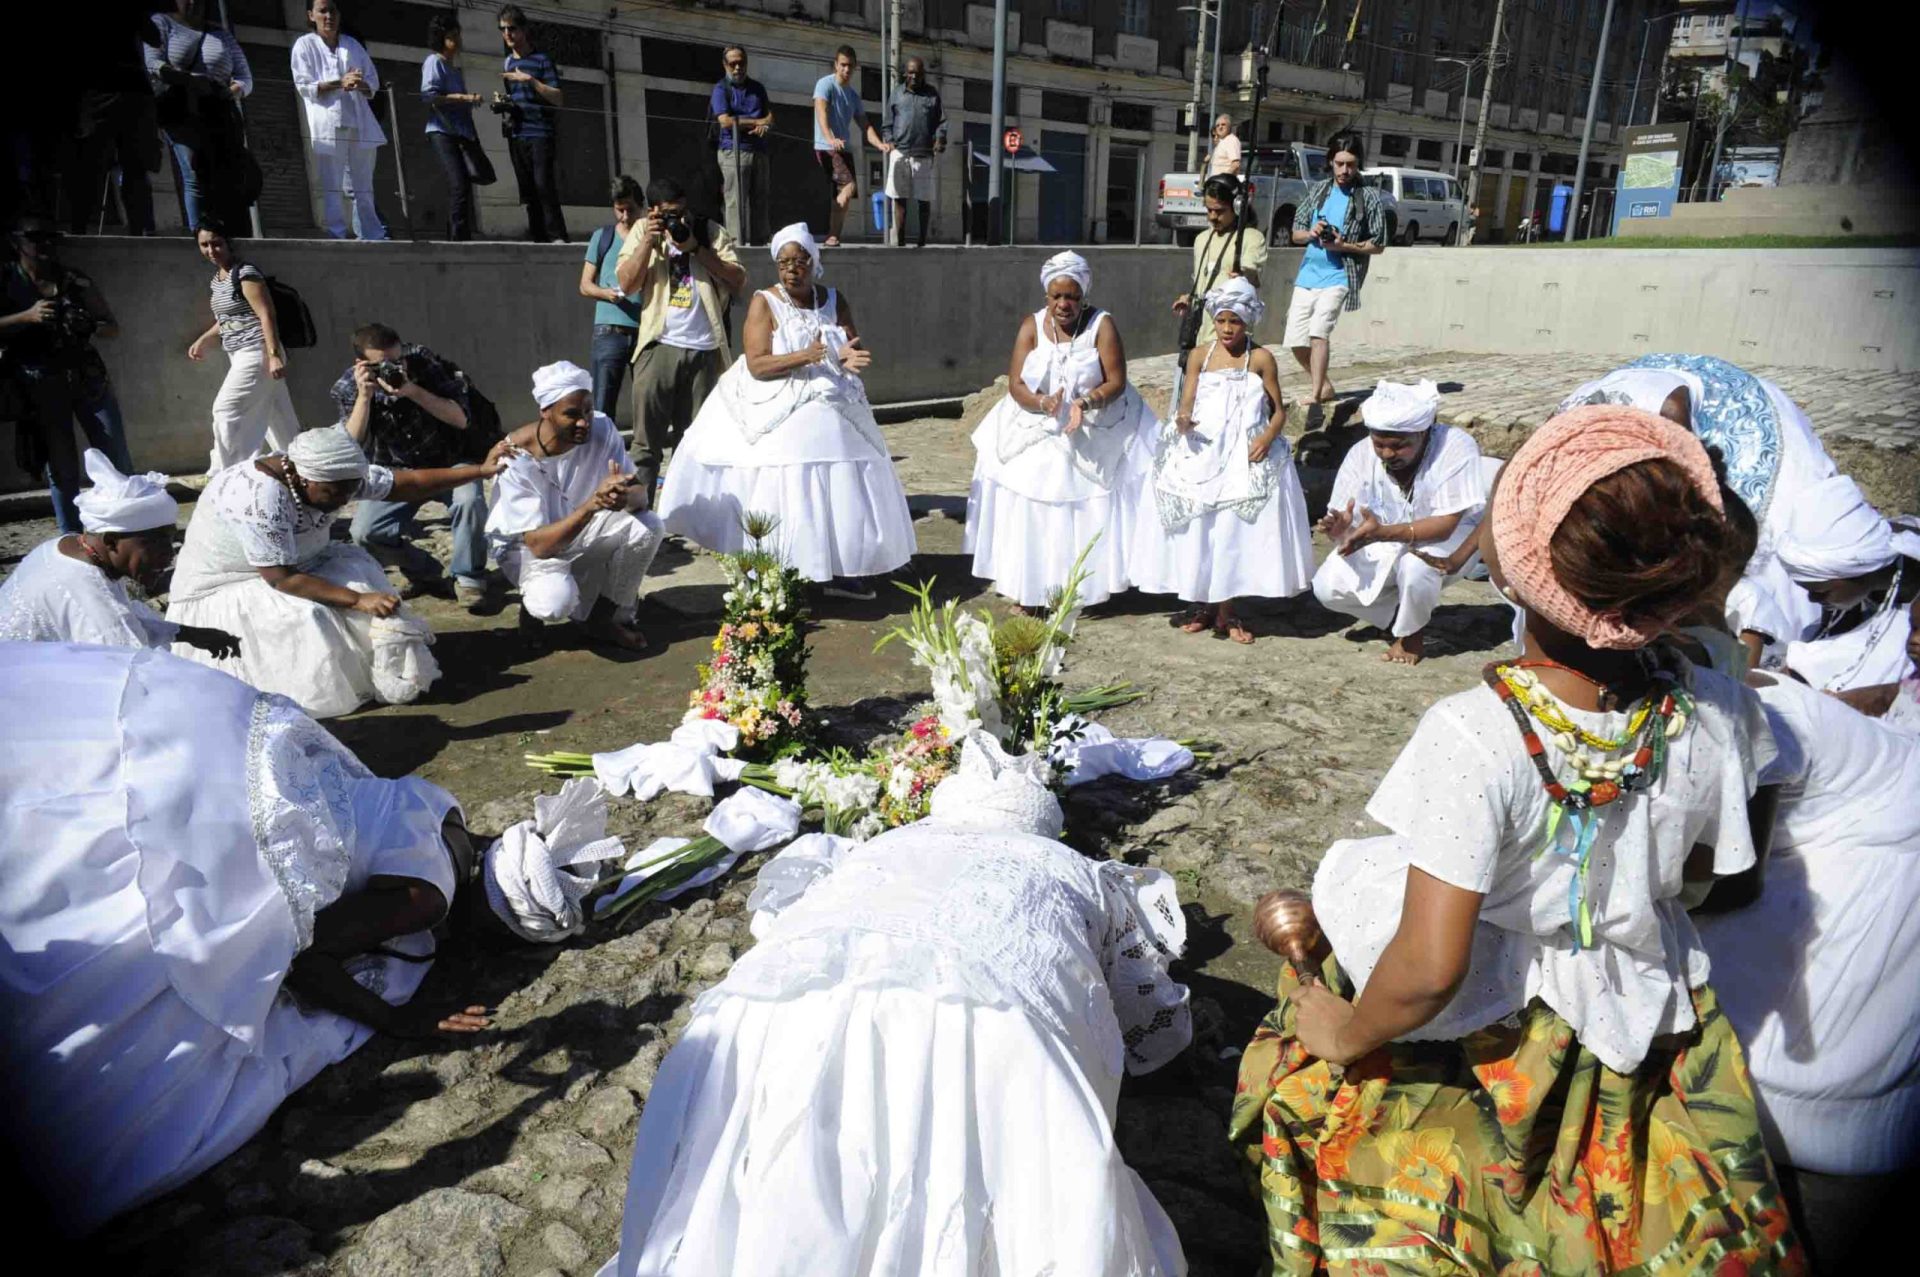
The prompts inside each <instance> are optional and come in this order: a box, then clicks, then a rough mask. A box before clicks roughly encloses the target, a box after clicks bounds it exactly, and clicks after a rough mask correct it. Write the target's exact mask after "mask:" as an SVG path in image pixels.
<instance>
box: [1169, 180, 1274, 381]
mask: <svg viewBox="0 0 1920 1277" xmlns="http://www.w3.org/2000/svg"><path fill="white" fill-rule="evenodd" d="M1200 193H1201V195H1202V197H1203V198H1204V199H1205V201H1206V206H1207V229H1206V230H1204V231H1201V232H1200V234H1199V236H1198V237H1197V238H1196V239H1195V240H1194V241H1193V282H1192V283H1191V284H1189V285H1188V286H1187V291H1186V292H1184V293H1182V294H1180V296H1178V297H1176V298H1174V299H1173V313H1174V314H1176V315H1178V316H1180V340H1179V350H1180V355H1179V360H1178V362H1177V363H1176V364H1175V365H1174V381H1173V399H1172V400H1171V402H1173V403H1176V404H1177V403H1179V402H1180V390H1181V387H1182V385H1183V384H1184V383H1185V381H1186V370H1187V356H1188V355H1190V354H1192V353H1193V349H1194V347H1195V346H1197V345H1198V344H1199V341H1200V326H1201V324H1202V322H1203V321H1205V319H1206V307H1205V306H1204V305H1201V304H1198V303H1200V302H1201V301H1203V300H1204V299H1205V297H1206V295H1207V294H1208V293H1210V292H1212V291H1213V290H1214V289H1216V288H1218V287H1220V286H1221V285H1222V284H1224V283H1226V282H1227V281H1228V280H1229V279H1233V278H1235V277H1239V278H1242V279H1245V280H1246V281H1247V282H1248V283H1249V284H1252V285H1253V286H1254V287H1255V288H1256V289H1257V288H1259V287H1260V270H1261V268H1262V267H1263V266H1265V265H1266V264H1267V237H1266V236H1264V235H1262V234H1261V233H1260V232H1259V230H1258V229H1257V228H1256V227H1254V226H1253V225H1252V224H1251V222H1252V218H1251V216H1250V213H1251V210H1244V211H1243V209H1242V207H1241V205H1242V202H1243V200H1242V197H1243V195H1244V188H1243V187H1242V186H1241V184H1240V179H1239V178H1237V177H1235V176H1233V175H1232V174H1231V173H1218V174H1215V175H1214V176H1212V177H1210V178H1208V179H1207V183H1206V185H1205V186H1203V187H1201V188H1200Z"/></svg>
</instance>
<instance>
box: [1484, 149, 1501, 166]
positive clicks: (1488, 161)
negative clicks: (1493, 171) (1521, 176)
mask: <svg viewBox="0 0 1920 1277" xmlns="http://www.w3.org/2000/svg"><path fill="white" fill-rule="evenodd" d="M1480 163H1481V165H1482V167H1485V168H1505V167H1506V166H1507V153H1506V152H1505V151H1496V150H1494V149H1493V148H1492V147H1488V148H1487V149H1486V150H1484V151H1482V152H1480Z"/></svg>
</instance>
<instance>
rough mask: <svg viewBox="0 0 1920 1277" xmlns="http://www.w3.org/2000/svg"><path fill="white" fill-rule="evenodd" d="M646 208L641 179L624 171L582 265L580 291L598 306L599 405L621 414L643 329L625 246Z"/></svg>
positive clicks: (596, 383) (595, 368) (595, 393)
mask: <svg viewBox="0 0 1920 1277" xmlns="http://www.w3.org/2000/svg"><path fill="white" fill-rule="evenodd" d="M645 209H646V196H644V195H642V194H641V192H640V183H638V182H636V181H634V180H633V179H632V178H630V177H628V176H627V175H626V174H625V173H622V174H621V175H620V176H619V177H617V178H615V179H614V180H613V221H611V222H609V223H608V224H607V225H605V226H602V227H601V228H600V229H599V230H597V231H595V232H594V233H593V234H592V235H590V236H589V237H588V238H587V263H586V265H584V266H582V267H581V268H580V295H581V296H582V297H591V298H593V299H594V306H593V410H594V411H595V412H602V413H605V414H606V415H607V416H609V417H613V416H617V415H618V414H617V413H615V412H614V407H615V405H617V404H618V403H619V402H620V387H621V386H622V384H624V383H625V381H626V379H627V365H628V364H630V363H632V362H633V347H634V339H635V338H637V337H638V336H639V335H640V301H639V298H637V297H629V296H628V295H627V294H625V293H623V292H621V291H620V289H619V287H618V284H619V275H620V249H621V246H622V245H624V244H625V243H626V242H627V234H628V232H630V231H632V230H633V228H634V224H635V223H637V222H638V221H639V220H640V214H641V213H642V212H643V211H644V210H645Z"/></svg>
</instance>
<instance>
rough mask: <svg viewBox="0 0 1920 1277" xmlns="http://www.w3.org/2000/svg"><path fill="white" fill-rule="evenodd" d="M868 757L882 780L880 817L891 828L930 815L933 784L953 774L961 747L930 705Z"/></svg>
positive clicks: (875, 775) (876, 775) (874, 771)
mask: <svg viewBox="0 0 1920 1277" xmlns="http://www.w3.org/2000/svg"><path fill="white" fill-rule="evenodd" d="M868 761H869V763H870V765H871V766H872V768H873V774H874V777H875V778H876V779H877V780H878V781H879V782H880V805H879V813H880V819H881V821H882V822H884V823H885V824H886V826H887V828H889V829H898V828H899V827H900V826H902V825H910V824H912V823H913V822H914V821H916V820H921V819H924V818H925V817H926V815H927V812H928V809H929V808H930V807H931V806H932V802H933V787H934V786H935V785H938V784H939V783H940V782H941V781H943V780H945V779H946V778H947V777H948V776H950V775H952V774H953V769H954V767H955V766H956V765H957V764H958V763H959V761H960V750H959V744H958V741H957V740H956V738H955V737H954V736H953V734H952V733H950V732H949V731H948V730H947V728H946V726H945V725H944V724H943V723H942V722H941V721H940V716H939V715H938V714H937V713H933V712H931V707H929V712H928V713H926V714H924V715H922V716H921V717H920V718H919V719H918V720H917V721H916V722H915V723H914V724H913V726H911V727H909V728H908V729H907V730H906V731H905V732H904V733H903V734H902V735H901V737H900V739H899V740H897V741H893V742H891V743H882V744H878V745H875V746H874V748H873V752H872V753H871V754H870V755H869V756H868Z"/></svg>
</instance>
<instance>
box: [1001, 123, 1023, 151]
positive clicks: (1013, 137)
mask: <svg viewBox="0 0 1920 1277" xmlns="http://www.w3.org/2000/svg"><path fill="white" fill-rule="evenodd" d="M1021 141H1022V138H1021V137H1020V130H1019V129H1008V130H1007V131H1006V134H1005V135H1004V136H1003V137H1001V139H1000V143H1001V145H1003V146H1005V147H1006V148H1007V154H1008V155H1018V154H1020V143H1021Z"/></svg>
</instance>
